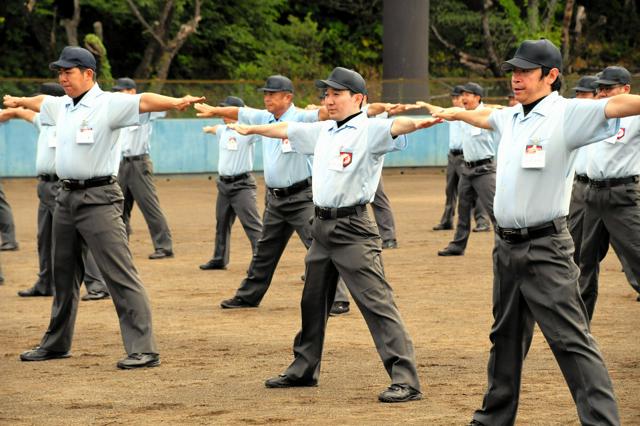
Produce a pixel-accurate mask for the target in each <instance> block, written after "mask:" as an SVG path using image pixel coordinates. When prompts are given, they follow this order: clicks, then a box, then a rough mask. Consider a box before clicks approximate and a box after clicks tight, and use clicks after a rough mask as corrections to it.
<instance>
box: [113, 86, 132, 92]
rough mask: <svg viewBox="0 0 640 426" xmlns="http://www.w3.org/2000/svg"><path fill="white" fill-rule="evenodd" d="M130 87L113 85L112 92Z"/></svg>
mask: <svg viewBox="0 0 640 426" xmlns="http://www.w3.org/2000/svg"><path fill="white" fill-rule="evenodd" d="M128 89H130V87H123V86H113V87H112V88H111V91H112V92H119V91H121V90H128Z"/></svg>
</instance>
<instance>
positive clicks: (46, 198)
mask: <svg viewBox="0 0 640 426" xmlns="http://www.w3.org/2000/svg"><path fill="white" fill-rule="evenodd" d="M59 190H60V183H59V182H45V181H42V180H40V181H38V187H37V192H38V199H39V200H40V202H39V204H38V236H37V238H38V264H39V267H40V271H39V272H38V281H36V284H35V288H36V289H37V291H38V292H39V293H41V294H53V288H54V286H53V258H52V254H53V241H52V237H53V235H52V224H53V213H54V211H55V208H56V196H57V195H58V192H59ZM82 263H83V265H84V284H85V286H86V287H87V291H88V292H90V293H96V292H98V291H104V292H108V290H107V286H106V285H105V283H104V279H103V278H102V274H101V273H100V270H99V269H98V265H96V261H95V260H94V258H93V255H92V254H91V252H90V251H89V250H88V248H87V247H86V244H84V242H83V250H82Z"/></svg>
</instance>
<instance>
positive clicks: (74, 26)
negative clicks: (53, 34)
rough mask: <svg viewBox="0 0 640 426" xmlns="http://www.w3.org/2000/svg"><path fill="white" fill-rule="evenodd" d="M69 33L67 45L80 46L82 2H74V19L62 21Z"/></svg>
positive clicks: (76, 0) (78, 0)
mask: <svg viewBox="0 0 640 426" xmlns="http://www.w3.org/2000/svg"><path fill="white" fill-rule="evenodd" d="M60 23H61V24H62V26H64V30H65V32H66V33H67V43H68V44H69V46H79V45H80V44H79V43H78V25H79V24H80V0H73V17H72V18H71V19H63V20H62V21H60Z"/></svg>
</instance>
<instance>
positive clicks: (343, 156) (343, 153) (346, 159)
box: [329, 149, 353, 172]
mask: <svg viewBox="0 0 640 426" xmlns="http://www.w3.org/2000/svg"><path fill="white" fill-rule="evenodd" d="M352 162H353V152H352V151H349V150H345V149H341V150H340V153H339V154H338V156H337V157H333V158H332V159H331V162H330V163H329V170H335V171H337V172H341V171H343V170H344V169H346V168H347V167H348V166H349V164H351V163H352Z"/></svg>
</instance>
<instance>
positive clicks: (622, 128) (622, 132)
mask: <svg viewBox="0 0 640 426" xmlns="http://www.w3.org/2000/svg"><path fill="white" fill-rule="evenodd" d="M624 133H625V130H624V127H621V128H620V130H618V134H617V135H616V139H618V140H620V139H622V138H624Z"/></svg>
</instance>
